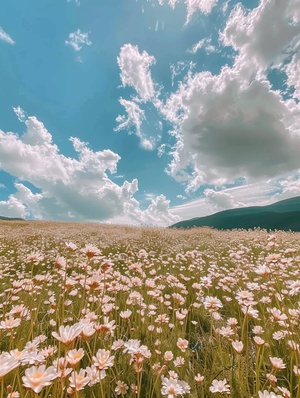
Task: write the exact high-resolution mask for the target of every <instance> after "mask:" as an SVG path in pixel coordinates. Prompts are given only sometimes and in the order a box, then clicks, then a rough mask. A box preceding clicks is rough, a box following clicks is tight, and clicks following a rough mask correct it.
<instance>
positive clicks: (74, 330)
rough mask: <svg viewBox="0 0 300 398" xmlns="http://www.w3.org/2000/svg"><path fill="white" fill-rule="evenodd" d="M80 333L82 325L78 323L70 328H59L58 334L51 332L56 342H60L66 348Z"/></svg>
mask: <svg viewBox="0 0 300 398" xmlns="http://www.w3.org/2000/svg"><path fill="white" fill-rule="evenodd" d="M81 331H82V325H81V324H80V323H75V324H74V325H72V326H69V325H67V326H63V325H62V326H60V327H59V334H58V333H56V332H52V336H53V337H55V338H56V339H57V340H58V341H61V342H62V343H64V344H65V345H66V346H68V345H69V344H71V343H72V341H73V340H74V339H75V338H76V337H77V336H79V335H80V333H81Z"/></svg>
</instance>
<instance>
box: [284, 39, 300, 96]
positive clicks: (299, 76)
mask: <svg viewBox="0 0 300 398" xmlns="http://www.w3.org/2000/svg"><path fill="white" fill-rule="evenodd" d="M283 70H284V71H285V73H286V74H287V85H288V86H289V87H293V88H294V90H295V91H294V94H293V98H296V99H297V100H299V101H300V73H299V71H300V40H299V50H298V52H297V53H295V54H294V55H293V57H292V59H291V62H289V63H288V64H286V65H285V66H284V68H283Z"/></svg>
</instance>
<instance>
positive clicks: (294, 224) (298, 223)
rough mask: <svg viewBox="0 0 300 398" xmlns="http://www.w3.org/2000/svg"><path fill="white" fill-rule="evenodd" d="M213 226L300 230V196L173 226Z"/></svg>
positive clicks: (223, 212) (220, 213) (222, 212)
mask: <svg viewBox="0 0 300 398" xmlns="http://www.w3.org/2000/svg"><path fill="white" fill-rule="evenodd" d="M204 226H206V227H213V228H217V229H234V228H243V229H254V228H264V229H271V230H275V229H277V230H283V231H289V230H291V231H295V232H300V196H298V197H296V198H291V199H286V200H282V201H280V202H276V203H273V204H272V205H268V206H252V207H243V208H238V209H230V210H224V211H221V212H219V213H215V214H212V215H210V216H206V217H199V218H193V219H191V220H186V221H180V222H178V223H176V224H174V225H172V226H171V228H192V227H204Z"/></svg>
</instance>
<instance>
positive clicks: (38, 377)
mask: <svg viewBox="0 0 300 398" xmlns="http://www.w3.org/2000/svg"><path fill="white" fill-rule="evenodd" d="M56 377H57V373H56V371H55V368H54V366H50V367H49V368H47V369H46V365H41V366H39V367H37V366H32V367H31V368H28V369H26V370H25V376H23V377H22V381H23V386H24V387H27V388H31V389H32V390H33V391H34V392H35V393H37V394H38V393H39V392H41V391H42V389H43V388H44V387H46V386H50V384H51V382H52V380H54V379H55V378H56Z"/></svg>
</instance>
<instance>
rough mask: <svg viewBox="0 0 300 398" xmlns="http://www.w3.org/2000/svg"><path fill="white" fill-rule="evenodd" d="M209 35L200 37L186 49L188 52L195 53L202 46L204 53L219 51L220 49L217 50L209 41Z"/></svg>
mask: <svg viewBox="0 0 300 398" xmlns="http://www.w3.org/2000/svg"><path fill="white" fill-rule="evenodd" d="M211 41H212V40H211V37H208V38H205V39H202V40H200V41H198V43H196V44H194V45H193V46H192V48H190V49H189V50H187V52H188V53H191V54H196V52H197V51H198V50H200V49H201V48H203V49H204V50H205V52H206V54H211V53H215V52H220V50H218V49H217V48H216V47H215V46H214V45H213V44H212V43H211Z"/></svg>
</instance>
